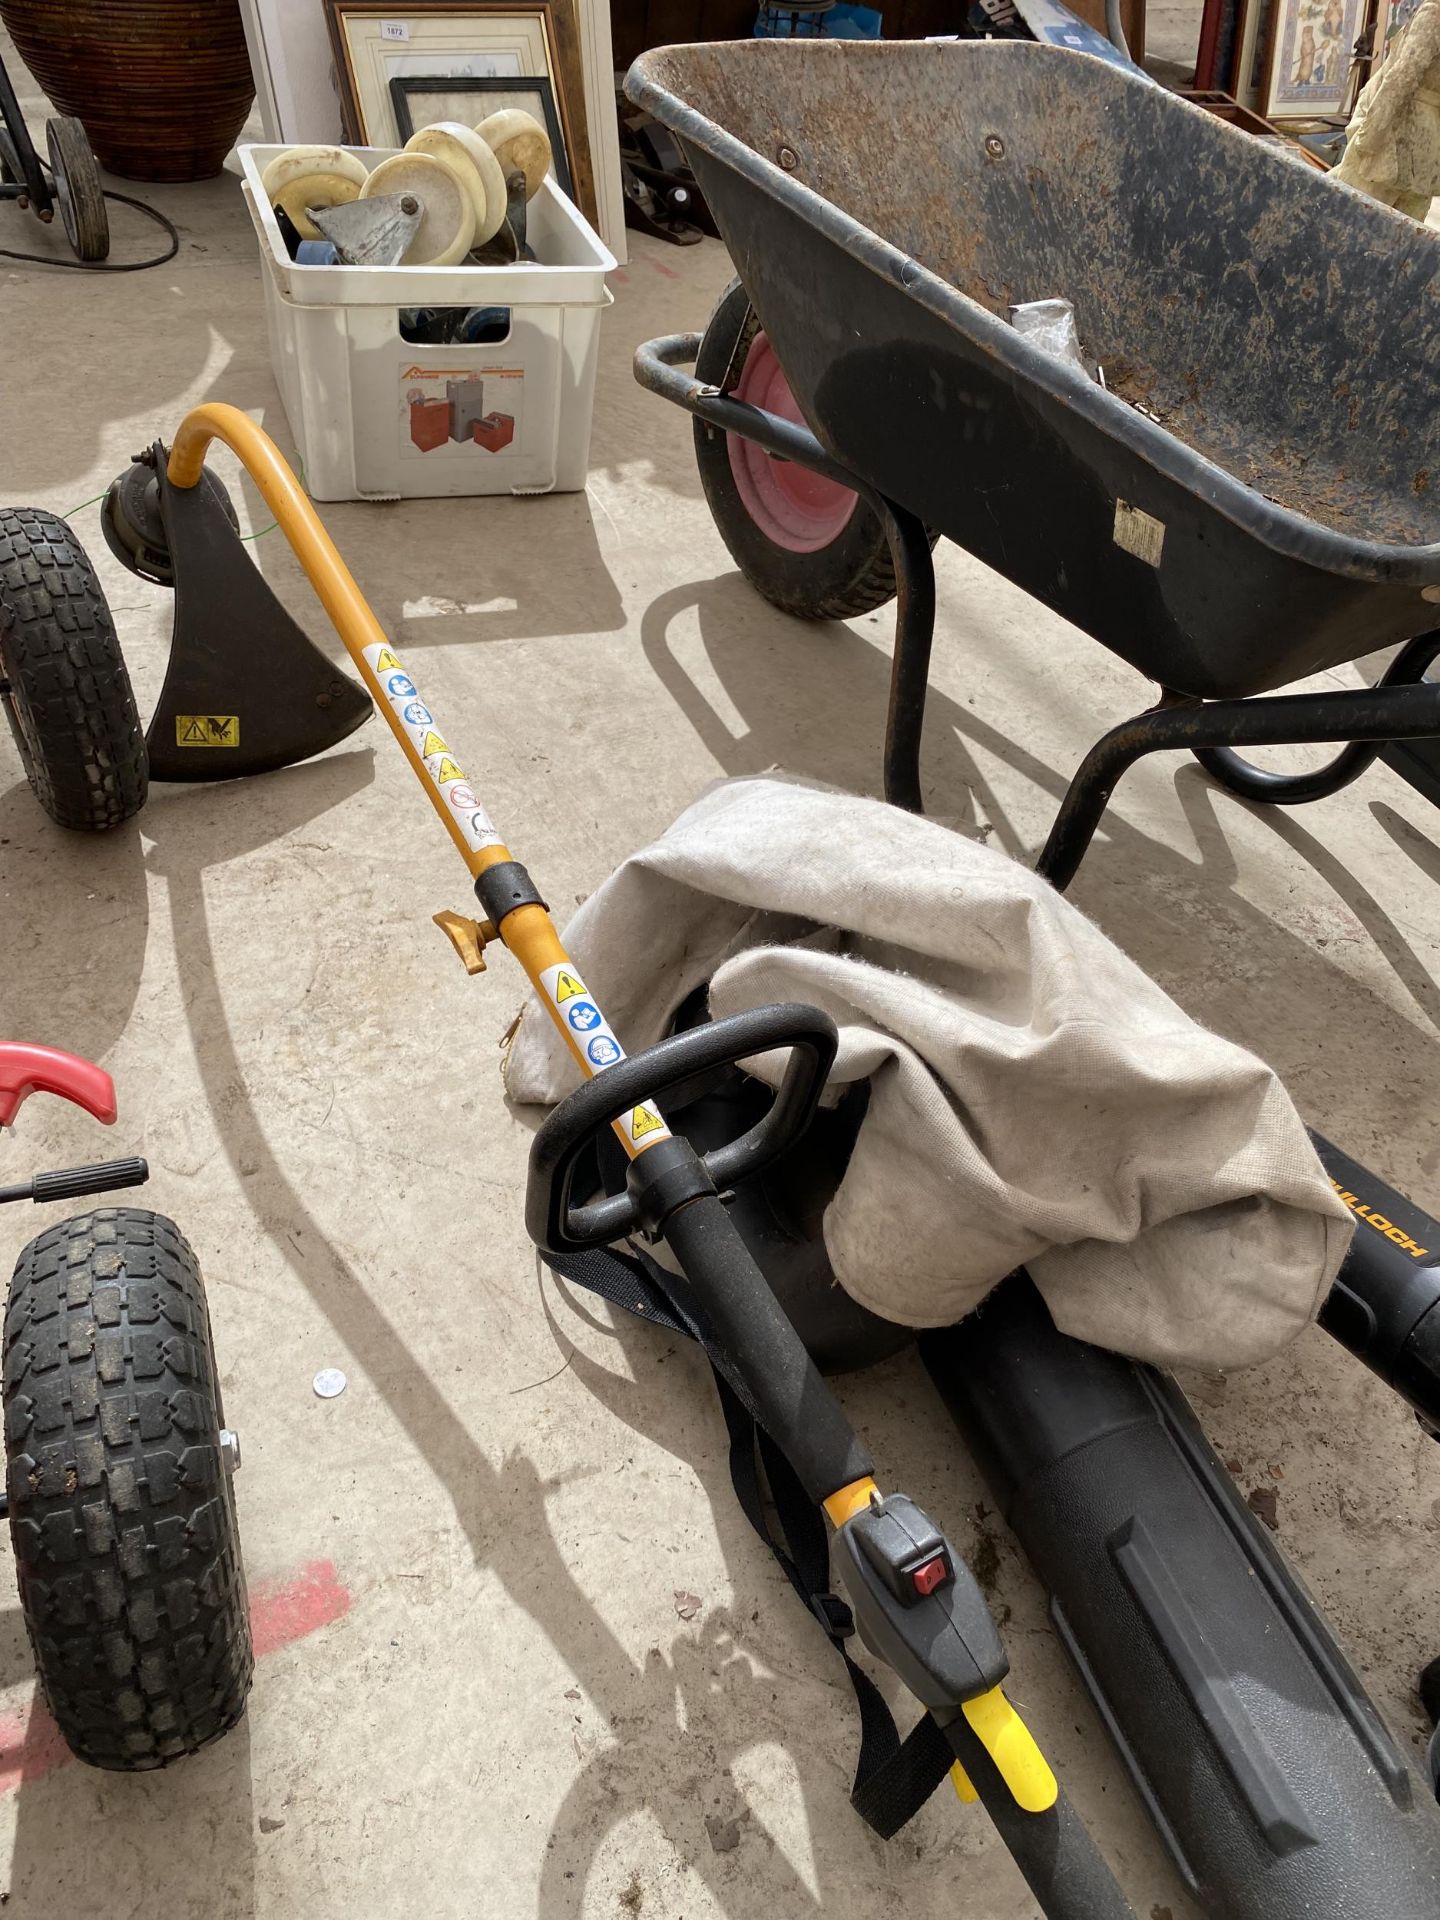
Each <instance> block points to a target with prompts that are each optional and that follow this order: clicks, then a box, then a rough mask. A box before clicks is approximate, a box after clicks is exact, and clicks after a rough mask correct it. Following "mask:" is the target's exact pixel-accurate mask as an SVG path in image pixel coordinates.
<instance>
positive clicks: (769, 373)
mask: <svg viewBox="0 0 1440 1920" xmlns="http://www.w3.org/2000/svg"><path fill="white" fill-rule="evenodd" d="M732 365H733V366H735V367H736V368H737V379H736V382H735V385H734V387H733V389H732V391H733V396H734V398H735V399H737V400H748V401H749V402H751V404H752V405H755V406H759V407H764V408H765V409H766V411H767V412H769V413H776V414H779V415H781V416H782V417H783V418H785V419H787V420H797V421H798V420H801V418H802V416H801V413H800V409H799V408H798V407H797V406H796V405H795V402H794V399H793V398H792V396H791V393H790V387H789V383H788V381H787V380H786V378H785V375H784V373H783V372H782V371H781V369H780V363H779V361H778V360H777V359H776V358H775V354H774V351H773V350H772V348H771V346H770V343H769V340H768V339H767V338H766V335H765V333H764V332H763V330H762V329H761V326H760V320H759V316H758V315H757V314H756V313H755V311H754V309H753V308H752V307H751V305H750V300H749V296H748V295H747V294H746V292H745V289H744V287H742V286H741V284H740V282H739V281H738V280H732V281H731V282H730V285H729V286H728V287H727V288H726V289H725V291H724V293H723V294H721V296H720V301H719V304H718V305H717V306H716V308H715V311H714V313H713V314H712V315H711V316H710V324H709V325H708V326H707V327H706V329H705V334H704V338H703V339H702V340H701V342H700V352H699V354H698V355H697V356H696V360H695V377H696V379H697V380H701V381H703V382H704V383H705V384H706V385H707V386H713V387H722V386H724V385H725V384H726V380H727V376H728V375H729V373H730V369H731V367H732ZM695 463H696V465H697V466H698V467H699V469H700V484H701V486H702V487H703V488H704V489H705V498H706V500H707V501H708V502H709V506H710V511H711V513H712V514H713V515H714V519H715V525H716V527H717V528H718V529H719V532H720V538H721V539H722V540H723V541H724V542H725V545H726V546H727V547H728V548H729V550H730V553H731V556H732V557H733V559H734V561H735V564H736V565H737V566H738V567H739V569H740V571H741V572H742V573H743V574H744V576H745V578H746V579H747V580H748V581H749V582H750V584H751V586H752V587H754V589H755V591H756V592H757V593H759V594H762V595H763V596H764V597H765V599H767V600H769V601H770V602H771V603H772V604H773V605H774V606H777V607H780V608H781V609H782V610H783V611H784V612H786V613H792V614H794V615H796V616H797V618H799V619H801V620H852V619H854V618H855V617H856V616H857V615H858V614H862V613H873V612H874V610H875V609H876V608H877V607H883V606H884V605H885V603H886V602H887V601H888V600H893V599H894V597H895V565H894V562H893V560H892V559H891V557H890V547H889V543H888V542H887V540H886V538H885V535H884V532H883V531H882V529H881V526H880V522H879V521H878V520H877V519H876V517H875V515H874V514H873V513H872V512H871V510H870V508H869V507H868V506H866V504H865V502H864V501H863V500H861V499H860V497H859V496H858V494H855V493H852V492H850V491H849V490H848V489H847V488H845V487H841V486H839V485H838V484H837V483H836V482H835V481H833V480H828V479H825V478H824V477H823V476H822V475H820V474H817V473H811V472H810V471H809V470H808V469H807V468H805V467H799V466H796V465H794V464H793V463H792V462H790V461H787V460H774V459H772V458H771V456H770V455H769V454H767V453H766V452H764V450H763V449H762V448H760V447H758V446H756V445H755V443H754V442H753V441H748V440H742V439H741V438H740V437H739V436H738V435H735V434H728V433H722V432H721V431H720V429H719V428H718V427H712V426H710V425H708V424H707V423H706V422H705V421H703V420H696V422H695ZM931 544H932V545H933V544H934V542H933V540H932V542H931Z"/></svg>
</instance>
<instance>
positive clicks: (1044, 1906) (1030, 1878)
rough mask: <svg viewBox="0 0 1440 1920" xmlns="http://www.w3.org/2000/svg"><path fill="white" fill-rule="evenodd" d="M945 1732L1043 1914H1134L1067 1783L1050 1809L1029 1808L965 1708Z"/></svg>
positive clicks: (1083, 1917) (1126, 1918)
mask: <svg viewBox="0 0 1440 1920" xmlns="http://www.w3.org/2000/svg"><path fill="white" fill-rule="evenodd" d="M945 1736H946V1738H947V1739H948V1740H949V1742H950V1750H951V1752H952V1753H953V1754H954V1755H955V1757H956V1759H957V1760H958V1761H959V1762H960V1764H961V1766H962V1767H963V1768H964V1769H965V1772H966V1773H967V1774H968V1776H969V1778H970V1784H971V1785H972V1786H973V1787H974V1789H975V1791H976V1793H978V1794H979V1796H980V1799H981V1802H982V1804H983V1806H984V1808H985V1811H986V1812H987V1813H988V1814H989V1816H990V1818H991V1819H992V1820H993V1821H994V1823H995V1829H996V1831H997V1832H998V1833H999V1835H1000V1838H1001V1839H1002V1840H1003V1841H1004V1842H1005V1845H1006V1846H1007V1847H1008V1848H1009V1850H1010V1857H1011V1858H1012V1859H1013V1860H1014V1862H1015V1864H1016V1866H1017V1867H1018V1868H1019V1869H1020V1871H1021V1873H1022V1874H1023V1875H1024V1876H1025V1883H1026V1885H1027V1886H1028V1887H1029V1889H1030V1891H1031V1892H1032V1893H1033V1894H1034V1896H1035V1899H1036V1902H1037V1904H1038V1905H1039V1908H1040V1911H1041V1913H1043V1914H1044V1915H1045V1920H1135V1909H1134V1908H1133V1907H1132V1906H1131V1905H1130V1902H1129V1901H1128V1900H1127V1899H1126V1898H1125V1895H1124V1893H1123V1892H1122V1891H1121V1889H1120V1883H1119V1882H1118V1881H1117V1880H1116V1878H1115V1876H1114V1874H1113V1873H1112V1872H1111V1871H1110V1868H1109V1866H1108V1865H1107V1864H1106V1860H1105V1856H1104V1855H1103V1854H1102V1853H1101V1851H1100V1849H1099V1848H1098V1847H1097V1846H1096V1844H1095V1841H1094V1839H1093V1837H1092V1836H1091V1833H1090V1831H1089V1829H1088V1828H1087V1827H1086V1825H1085V1823H1084V1821H1083V1820H1082V1819H1081V1818H1080V1816H1079V1814H1078V1813H1077V1812H1076V1811H1075V1808H1074V1807H1073V1806H1072V1804H1071V1803H1070V1801H1069V1800H1068V1799H1067V1798H1066V1797H1065V1793H1064V1790H1063V1789H1062V1790H1061V1793H1060V1797H1059V1798H1058V1799H1057V1800H1056V1802H1055V1804H1054V1806H1053V1807H1051V1808H1050V1809H1049V1810H1048V1811H1047V1812H1045V1813H1026V1812H1025V1811H1024V1810H1023V1808H1021V1807H1018V1806H1017V1805H1016V1804H1015V1799H1014V1796H1013V1795H1012V1794H1011V1792H1010V1789H1009V1787H1007V1786H1006V1784H1005V1781H1004V1780H1003V1778H1002V1777H1001V1774H1000V1770H999V1768H998V1767H997V1766H996V1765H995V1762H994V1761H993V1760H992V1759H991V1758H990V1755H989V1753H988V1752H987V1751H986V1750H985V1747H984V1746H983V1745H982V1743H981V1740H980V1736H979V1735H978V1734H977V1733H976V1732H975V1730H974V1728H973V1727H972V1726H971V1725H970V1723H969V1722H968V1721H967V1720H966V1718H965V1715H964V1713H963V1712H962V1713H957V1714H956V1715H955V1716H954V1718H953V1719H952V1720H950V1721H949V1722H948V1723H947V1725H946V1727H945Z"/></svg>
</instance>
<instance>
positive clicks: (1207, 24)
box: [1195, 0, 1243, 93]
mask: <svg viewBox="0 0 1440 1920" xmlns="http://www.w3.org/2000/svg"><path fill="white" fill-rule="evenodd" d="M1242 11H1243V6H1242V0H1205V10H1204V13H1203V14H1202V16H1201V20H1200V44H1199V46H1198V48H1197V49H1196V52H1195V86H1196V88H1197V90H1198V91H1199V92H1201V93H1211V92H1215V91H1217V90H1218V91H1220V92H1224V91H1225V89H1226V87H1227V86H1228V84H1229V80H1230V75H1231V72H1232V71H1233V69H1234V65H1235V46H1236V42H1237V41H1238V39H1239V37H1240V15H1241V13H1242Z"/></svg>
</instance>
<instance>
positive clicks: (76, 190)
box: [45, 114, 110, 260]
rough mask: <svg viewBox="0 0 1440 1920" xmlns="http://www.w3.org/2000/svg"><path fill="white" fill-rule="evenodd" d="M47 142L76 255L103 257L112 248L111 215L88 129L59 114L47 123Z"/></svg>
mask: <svg viewBox="0 0 1440 1920" xmlns="http://www.w3.org/2000/svg"><path fill="white" fill-rule="evenodd" d="M45 144H46V146H47V147H48V148H49V150H50V171H51V173H52V174H53V175H54V176H55V198H56V199H57V200H58V201H59V203H60V218H61V220H62V221H63V222H64V226H65V237H66V239H67V240H68V241H69V242H70V245H71V246H72V247H73V248H74V250H75V258H76V259H77V260H103V259H104V258H105V256H106V255H107V254H108V253H109V251H110V217H109V215H108V214H107V213H106V211H105V189H104V187H102V186H101V184H100V169H99V168H98V167H97V166H96V164H95V155H94V154H93V153H92V152H91V150H90V141H89V138H88V137H87V135H86V132H85V129H84V127H83V126H81V124H80V122H79V121H78V120H76V119H74V118H73V117H72V116H71V115H69V114H61V115H58V116H57V117H56V118H55V119H53V120H47V121H46V122H45Z"/></svg>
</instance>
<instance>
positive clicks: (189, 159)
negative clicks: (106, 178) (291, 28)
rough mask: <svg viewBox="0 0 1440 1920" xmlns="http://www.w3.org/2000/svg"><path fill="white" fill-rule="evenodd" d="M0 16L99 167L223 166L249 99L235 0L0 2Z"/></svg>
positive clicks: (190, 170)
mask: <svg viewBox="0 0 1440 1920" xmlns="http://www.w3.org/2000/svg"><path fill="white" fill-rule="evenodd" d="M0 20H3V21H4V23H5V25H6V26H7V27H8V28H9V29H10V32H11V34H12V36H13V38H14V41H15V45H16V47H17V49H18V50H19V53H20V58H21V59H22V60H23V61H24V62H25V64H26V66H27V67H29V69H30V71H31V73H33V74H34V76H35V78H36V80H38V81H39V83H40V85H41V86H42V87H43V88H44V89H45V92H46V93H47V94H48V95H49V96H50V99H51V100H52V101H53V102H54V104H55V107H56V110H57V111H58V112H60V113H73V114H74V115H75V116H76V117H77V118H78V119H79V120H81V121H82V122H83V123H84V126H85V131H86V133H87V134H89V136H90V144H91V146H92V147H93V148H94V149H95V157H96V158H97V159H98V160H99V162H100V164H101V166H102V167H107V168H108V169H109V170H110V172H111V173H118V174H121V175H123V176H124V177H125V178H126V179H130V180H206V179H209V177H210V176H211V175H212V174H216V173H219V171H220V167H221V163H222V161H223V160H224V158H225V155H226V154H227V153H228V152H229V151H230V148H231V147H232V146H233V145H234V143H235V136H236V135H237V134H238V133H239V131H240V129H241V127H242V126H243V125H244V124H245V116H246V114H247V113H248V112H249V111H250V102H251V101H252V100H253V99H254V98H255V82H254V80H253V78H252V77H251V73H250V55H249V53H248V52H247V51H246V47H245V33H244V29H243V27H242V26H241V23H240V8H239V5H238V0H0Z"/></svg>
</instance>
